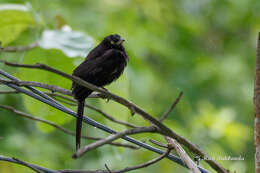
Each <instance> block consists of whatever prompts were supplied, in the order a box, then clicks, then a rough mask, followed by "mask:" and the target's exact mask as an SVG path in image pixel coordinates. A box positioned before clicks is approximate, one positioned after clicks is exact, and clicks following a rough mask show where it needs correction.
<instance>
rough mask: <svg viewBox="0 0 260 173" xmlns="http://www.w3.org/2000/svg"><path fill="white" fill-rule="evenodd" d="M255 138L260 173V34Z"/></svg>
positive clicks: (257, 172)
mask: <svg viewBox="0 0 260 173" xmlns="http://www.w3.org/2000/svg"><path fill="white" fill-rule="evenodd" d="M254 106H255V107H254V108H255V118H254V132H255V133H254V136H255V165H256V173H260V33H258V43H257V56H256V69H255V86H254Z"/></svg>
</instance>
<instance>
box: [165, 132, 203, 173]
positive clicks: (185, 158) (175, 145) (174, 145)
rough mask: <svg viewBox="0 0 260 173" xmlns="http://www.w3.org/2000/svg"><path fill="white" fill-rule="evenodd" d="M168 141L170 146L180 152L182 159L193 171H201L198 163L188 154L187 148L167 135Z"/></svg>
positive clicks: (198, 172) (196, 172) (197, 172)
mask: <svg viewBox="0 0 260 173" xmlns="http://www.w3.org/2000/svg"><path fill="white" fill-rule="evenodd" d="M165 139H166V141H167V142H168V146H169V147H171V148H174V150H175V151H176V152H177V153H178V155H179V156H180V158H181V160H182V161H183V163H185V165H187V167H188V168H189V169H190V170H191V172H193V173H201V172H200V170H199V169H198V167H197V166H196V164H195V163H194V162H193V161H192V160H191V158H190V157H189V156H188V155H187V154H186V152H185V150H184V149H183V148H182V147H181V145H180V144H178V142H177V141H176V140H174V139H172V138H170V137H167V136H165Z"/></svg>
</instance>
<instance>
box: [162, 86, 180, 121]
mask: <svg viewBox="0 0 260 173" xmlns="http://www.w3.org/2000/svg"><path fill="white" fill-rule="evenodd" d="M182 94H183V92H182V91H181V92H180V93H179V95H178V97H177V98H176V100H175V101H174V102H173V104H172V105H171V107H170V108H169V110H168V111H166V112H165V113H164V114H163V116H162V117H161V118H160V122H163V120H165V119H166V118H167V117H168V115H169V114H170V113H171V112H172V110H173V109H174V108H175V106H176V105H177V104H178V103H179V101H180V100H181V96H182Z"/></svg>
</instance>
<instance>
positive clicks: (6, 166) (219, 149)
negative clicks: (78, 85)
mask: <svg viewBox="0 0 260 173" xmlns="http://www.w3.org/2000/svg"><path fill="white" fill-rule="evenodd" d="M6 4H9V5H8V6H6ZM15 4H16V5H15ZM14 5H15V6H14ZM17 5H19V6H17ZM259 11H260V1H257V0H225V1H216V0H193V1H189V0H164V1H160V0H95V1H93V0H0V41H1V44H2V47H5V46H17V45H28V44H30V43H33V42H35V41H39V42H40V43H41V46H40V47H37V48H35V49H32V50H29V51H24V52H17V53H4V52H0V59H1V60H8V61H12V62H19V63H28V64H33V63H36V62H40V63H45V64H48V65H50V66H53V67H56V68H58V69H60V70H62V71H64V72H67V73H70V74H71V73H72V71H73V69H74V68H75V67H76V65H78V64H79V63H80V62H82V61H83V60H84V56H85V55H86V54H87V52H88V51H89V49H90V48H92V47H93V46H95V45H96V44H97V43H99V42H100V41H101V40H102V39H103V38H104V37H105V36H107V35H109V34H111V33H118V34H120V35H121V36H122V37H123V38H124V39H125V40H126V42H125V47H126V49H127V51H128V53H129V57H130V61H129V65H128V67H127V69H126V71H125V73H124V74H123V76H122V77H121V78H120V79H119V80H118V81H117V82H115V83H113V84H111V85H110V86H108V87H107V88H108V89H109V90H110V91H112V92H114V93H116V94H118V95H121V96H123V97H125V98H127V99H129V100H131V101H133V102H134V103H136V104H137V105H139V106H140V107H142V108H143V109H145V110H146V111H148V112H149V113H151V114H152V115H153V116H156V117H160V116H161V115H162V114H163V113H164V112H165V111H166V110H167V108H168V107H169V106H170V105H171V103H172V102H173V100H174V99H175V98H176V96H177V95H178V93H179V92H180V91H183V92H184V96H183V98H182V100H181V102H180V103H179V104H178V105H177V107H176V109H175V110H174V111H173V112H172V113H171V114H170V116H169V118H168V119H167V120H166V121H165V124H166V125H168V126H169V127H170V128H171V129H172V130H174V131H176V132H177V133H178V134H180V135H182V136H184V137H186V138H187V139H189V140H190V141H192V142H193V143H195V144H197V145H199V146H200V147H201V148H202V149H203V150H205V151H206V152H208V153H209V154H210V155H211V156H212V157H213V158H216V159H218V158H219V157H220V158H223V157H228V156H230V157H242V158H244V160H242V161H241V160H218V162H219V163H221V164H222V165H223V166H224V167H226V168H228V169H230V170H231V171H233V172H234V171H236V172H239V173H251V172H254V147H253V117H254V113H253V103H252V96H253V81H254V68H255V56H256V40H257V33H258V32H259V30H260V12H259ZM65 30H66V31H65ZM50 33H52V34H54V35H50ZM73 34H76V35H77V36H75V37H73V36H74V35H73ZM71 37H72V38H71ZM0 68H1V69H3V70H5V71H7V72H9V73H11V74H13V75H15V76H17V77H19V78H20V79H23V80H26V81H38V82H44V83H48V84H53V85H58V86H60V87H64V88H66V89H70V87H71V81H69V80H66V79H64V78H62V77H59V76H57V75H54V74H51V73H48V72H43V71H39V70H31V69H15V68H13V67H12V68H11V67H6V66H4V65H3V64H0ZM0 89H1V91H7V90H10V89H8V88H7V87H5V86H2V85H1V86H0ZM87 102H88V103H89V104H92V105H95V106H97V107H99V108H101V109H102V110H103V111H105V112H107V113H109V114H111V115H113V116H114V117H117V118H118V119H120V120H125V121H129V122H131V123H135V124H137V125H147V123H145V122H144V121H143V120H142V118H140V117H139V116H138V115H136V116H134V117H132V116H131V115H130V113H129V111H128V110H127V109H125V108H124V107H122V106H121V105H118V104H116V103H114V102H113V101H110V102H109V103H106V101H104V100H100V99H89V100H88V101H87ZM0 103H1V104H5V105H11V106H14V107H16V108H17V109H18V110H22V111H25V112H28V113H31V114H32V115H34V116H39V117H41V118H44V119H47V120H49V121H52V122H55V123H57V124H60V125H62V126H64V127H66V128H68V129H71V130H74V126H75V119H74V118H71V117H70V116H68V115H66V114H64V113H62V112H60V111H58V110H54V109H52V108H50V107H49V106H47V105H43V104H42V103H40V102H38V101H36V100H33V99H31V98H29V97H26V96H24V95H21V94H1V95H0ZM69 107H70V108H71V109H73V110H76V107H72V106H69ZM85 114H86V115H88V116H90V117H91V118H93V119H95V120H97V121H99V122H101V123H104V124H106V125H108V126H109V127H113V128H114V129H116V130H124V129H125V127H122V126H120V125H117V124H115V123H113V122H110V121H108V120H107V119H104V118H103V117H102V116H101V115H99V114H97V113H95V112H93V111H90V110H86V111H85ZM84 126H85V127H84V130H83V131H84V132H83V133H84V134H87V135H89V136H96V137H102V136H106V135H107V134H105V133H103V132H101V131H100V130H98V129H94V128H92V127H89V126H86V125H84ZM0 136H1V137H2V139H0V154H1V155H6V156H9V157H17V158H20V159H22V160H25V161H28V162H31V163H35V164H39V165H41V166H44V167H47V168H50V169H65V168H66V169H69V168H70V169H88V170H90V169H91V170H95V169H104V164H105V163H106V164H108V165H109V167H110V168H111V169H119V168H124V167H126V166H132V165H135V164H138V163H143V162H145V161H147V160H149V159H152V158H154V157H157V156H158V155H157V154H154V153H152V152H149V151H146V150H144V149H140V150H137V151H131V150H129V149H122V148H115V147H111V146H104V147H102V148H99V149H97V150H95V151H91V152H89V153H88V154H86V155H84V157H83V158H81V159H78V160H73V159H72V158H71V155H72V153H73V152H74V137H72V136H68V135H66V134H64V133H62V132H59V131H57V130H55V129H53V128H50V127H49V126H47V125H43V124H41V123H36V122H34V121H31V120H28V119H25V118H21V117H18V116H17V115H16V114H14V113H10V112H9V111H6V110H3V109H0ZM135 137H136V138H137V139H139V140H142V141H146V142H147V143H149V141H148V140H149V139H150V138H154V139H157V140H160V141H162V142H164V140H163V138H161V137H159V136H157V135H150V134H145V135H136V136H135ZM90 142H91V141H84V142H83V143H84V144H87V143H90ZM121 142H123V141H121ZM191 157H194V155H192V154H191ZM201 164H202V166H204V167H205V168H207V169H209V170H211V171H212V169H211V168H209V167H208V166H207V164H204V163H203V162H202V163H201ZM28 171H29V170H28V169H27V168H24V167H22V166H18V165H16V164H11V163H7V162H0V172H3V173H16V172H19V173H25V172H28ZM162 171H163V172H165V173H172V172H188V171H187V170H186V169H185V168H182V167H181V166H179V165H177V164H175V163H173V162H171V161H169V160H167V159H164V160H163V161H160V162H159V163H158V164H156V165H153V166H150V167H148V168H144V169H141V170H137V171H133V172H136V173H141V172H151V173H155V172H162ZM212 172H213V171H212Z"/></svg>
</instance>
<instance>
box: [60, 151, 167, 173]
mask: <svg viewBox="0 0 260 173" xmlns="http://www.w3.org/2000/svg"><path fill="white" fill-rule="evenodd" d="M170 151H171V149H168V150H167V151H166V152H165V153H164V154H162V155H161V156H159V157H157V158H154V159H152V160H150V161H148V162H146V163H143V164H140V165H136V166H132V167H126V168H124V169H120V170H109V171H110V172H111V173H124V172H129V171H133V170H136V169H141V168H145V167H148V166H150V165H152V164H155V163H157V162H159V161H160V160H162V159H163V158H165V157H166V156H168V154H169V153H170ZM60 171H61V172H62V173H110V172H109V171H108V170H97V171H85V170H60Z"/></svg>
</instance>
